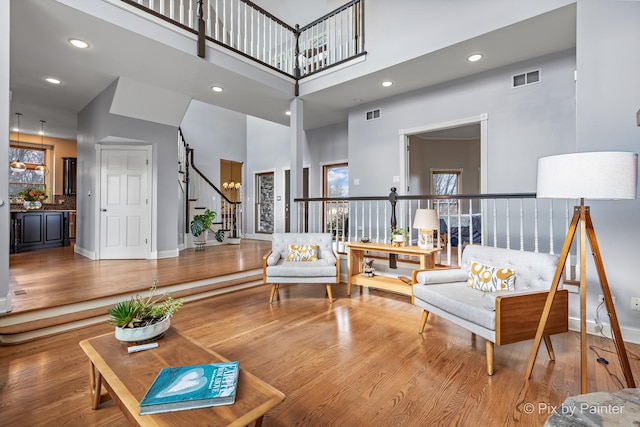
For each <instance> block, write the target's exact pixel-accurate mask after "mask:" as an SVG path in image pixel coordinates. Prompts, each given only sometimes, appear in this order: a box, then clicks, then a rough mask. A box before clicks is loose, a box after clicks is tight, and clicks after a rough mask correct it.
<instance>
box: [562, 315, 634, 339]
mask: <svg viewBox="0 0 640 427" xmlns="http://www.w3.org/2000/svg"><path fill="white" fill-rule="evenodd" d="M569 330H570V331H575V332H580V319H579V318H576V317H569ZM587 333H588V334H590V335H598V336H605V337H606V338H611V336H612V334H611V325H609V324H607V323H603V324H602V332H600V331H599V330H598V328H597V327H596V322H595V321H594V320H587ZM620 333H621V334H622V339H623V340H624V341H625V342H629V343H633V344H640V329H638V328H632V327H629V326H621V327H620Z"/></svg>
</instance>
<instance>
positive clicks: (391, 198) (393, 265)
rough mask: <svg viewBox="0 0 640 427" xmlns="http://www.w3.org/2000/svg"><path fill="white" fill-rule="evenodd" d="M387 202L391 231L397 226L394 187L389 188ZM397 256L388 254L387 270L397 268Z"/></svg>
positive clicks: (396, 198)
mask: <svg viewBox="0 0 640 427" xmlns="http://www.w3.org/2000/svg"><path fill="white" fill-rule="evenodd" d="M389 202H390V203H391V230H394V229H395V228H396V225H397V221H396V203H398V193H397V192H396V187H391V193H389ZM397 258H398V255H397V254H389V268H398V264H397Z"/></svg>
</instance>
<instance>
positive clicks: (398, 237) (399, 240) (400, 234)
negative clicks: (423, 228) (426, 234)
mask: <svg viewBox="0 0 640 427" xmlns="http://www.w3.org/2000/svg"><path fill="white" fill-rule="evenodd" d="M408 235H409V233H408V232H406V231H405V229H404V228H393V229H392V230H391V244H393V245H394V246H404V242H405V240H406V239H407V236H408Z"/></svg>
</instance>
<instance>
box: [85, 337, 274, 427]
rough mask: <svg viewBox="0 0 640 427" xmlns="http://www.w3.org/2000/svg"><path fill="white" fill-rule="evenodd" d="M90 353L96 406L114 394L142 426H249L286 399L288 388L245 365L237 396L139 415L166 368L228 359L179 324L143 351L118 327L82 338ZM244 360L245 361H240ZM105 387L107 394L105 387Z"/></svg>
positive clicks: (130, 417)
mask: <svg viewBox="0 0 640 427" xmlns="http://www.w3.org/2000/svg"><path fill="white" fill-rule="evenodd" d="M80 347H82V349H83V350H84V352H85V353H86V355H87V356H88V357H89V362H90V370H89V374H90V381H91V407H92V408H93V409H98V407H99V406H100V403H102V402H104V401H106V400H110V399H113V400H115V402H116V403H117V404H118V406H120V409H121V410H122V412H123V413H124V415H125V416H126V417H127V419H128V420H129V422H131V423H132V424H133V425H136V426H178V425H182V426H188V425H192V426H201V425H208V426H236V427H240V426H247V425H249V424H250V423H252V422H255V425H256V426H258V427H259V426H260V425H261V424H262V418H263V416H264V414H265V413H267V411H269V410H270V409H272V408H274V407H275V406H277V405H278V404H279V403H280V402H282V400H283V399H284V394H282V393H281V392H280V391H279V390H277V389H275V388H274V387H272V386H270V385H269V384H267V383H266V382H264V381H262V380H260V379H258V378H256V377H255V376H253V375H252V374H251V373H249V372H247V371H246V370H244V369H242V367H241V368H240V376H239V378H238V391H237V395H236V402H235V403H234V404H233V405H224V406H215V407H213V408H202V409H189V410H185V411H174V412H165V413H161V414H151V415H139V413H138V411H139V409H140V400H141V399H142V396H144V394H145V392H146V391H147V389H148V388H149V386H150V385H151V383H152V382H153V380H154V379H155V377H156V375H157V374H158V372H159V371H160V369H161V368H165V367H168V366H187V365H198V364H201V363H217V362H227V361H228V360H227V359H225V358H224V357H222V356H220V355H219V354H218V353H216V352H214V351H212V350H209V349H208V348H206V347H203V346H201V345H200V344H198V343H197V342H195V341H193V340H192V339H190V338H189V337H187V336H184V335H182V334H181V333H180V332H179V331H178V330H177V329H175V328H174V327H173V326H172V327H171V328H169V330H168V331H167V332H166V333H165V336H164V337H163V338H162V339H161V340H159V341H158V347H157V348H154V349H152V350H145V351H141V352H139V353H131V354H129V353H128V352H127V344H126V343H122V342H120V341H118V340H117V339H116V338H115V336H114V334H113V332H111V333H109V334H105V335H100V336H98V337H94V338H90V339H88V340H84V341H81V342H80ZM240 366H242V363H241V364H240ZM103 387H104V388H105V389H106V390H107V392H108V395H107V394H103V393H102V389H103Z"/></svg>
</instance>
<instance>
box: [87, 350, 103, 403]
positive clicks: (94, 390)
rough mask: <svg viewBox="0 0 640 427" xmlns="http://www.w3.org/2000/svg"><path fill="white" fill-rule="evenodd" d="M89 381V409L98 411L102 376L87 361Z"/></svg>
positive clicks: (91, 363)
mask: <svg viewBox="0 0 640 427" xmlns="http://www.w3.org/2000/svg"><path fill="white" fill-rule="evenodd" d="M89 379H90V382H91V409H98V406H100V394H101V393H102V374H101V373H100V372H98V370H97V369H96V367H95V366H94V365H93V362H91V361H89Z"/></svg>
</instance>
